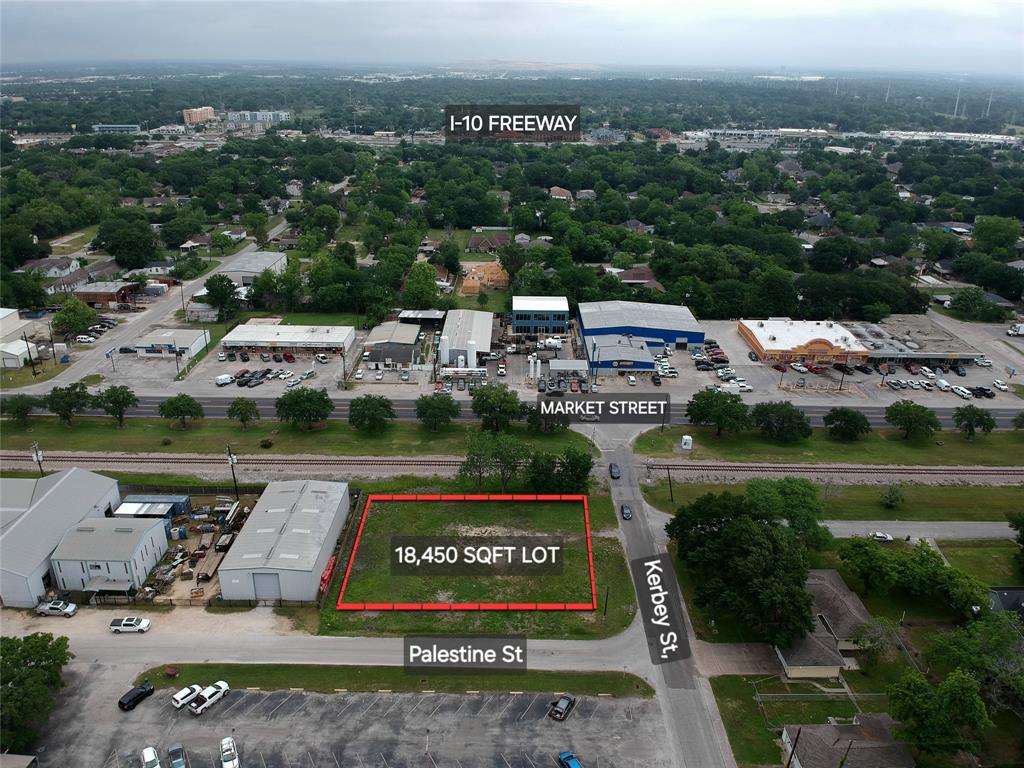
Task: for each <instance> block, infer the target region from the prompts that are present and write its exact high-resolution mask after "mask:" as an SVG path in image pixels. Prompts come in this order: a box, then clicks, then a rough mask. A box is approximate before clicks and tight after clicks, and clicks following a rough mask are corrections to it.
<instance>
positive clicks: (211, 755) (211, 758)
mask: <svg viewBox="0 0 1024 768" xmlns="http://www.w3.org/2000/svg"><path fill="white" fill-rule="evenodd" d="M210 765H211V766H213V768H217V761H216V760H214V759H213V753H212V752H211V753H210Z"/></svg>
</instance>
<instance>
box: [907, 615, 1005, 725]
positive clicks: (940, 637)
mask: <svg viewBox="0 0 1024 768" xmlns="http://www.w3.org/2000/svg"><path fill="white" fill-rule="evenodd" d="M925 656H926V658H927V659H928V662H929V663H930V664H933V665H936V664H937V665H941V666H942V667H945V668H947V669H955V668H960V669H963V670H965V671H967V672H969V673H970V674H971V675H972V676H973V677H974V679H975V680H978V681H979V682H980V683H981V689H982V693H983V694H984V696H985V698H986V699H987V700H988V701H989V702H990V703H991V704H992V705H993V706H994V707H996V708H997V709H1017V708H1019V707H1020V706H1021V705H1024V622H1022V621H1021V618H1020V616H1018V615H1017V614H1016V613H1015V612H1014V611H993V612H991V613H987V614H985V615H984V616H981V617H979V618H977V619H976V620H974V621H970V622H968V623H966V624H964V625H963V626H960V627H956V628H954V629H953V630H952V631H951V632H939V633H936V634H934V635H932V638H931V643H930V646H929V648H928V651H927V652H926V654H925Z"/></svg>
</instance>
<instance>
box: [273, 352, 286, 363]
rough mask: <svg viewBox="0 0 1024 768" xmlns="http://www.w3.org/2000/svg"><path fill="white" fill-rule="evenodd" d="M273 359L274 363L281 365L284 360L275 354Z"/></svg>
mask: <svg viewBox="0 0 1024 768" xmlns="http://www.w3.org/2000/svg"><path fill="white" fill-rule="evenodd" d="M273 357H274V362H275V363H283V362H284V358H283V357H281V355H279V354H278V353H277V352H275V353H274V355H273Z"/></svg>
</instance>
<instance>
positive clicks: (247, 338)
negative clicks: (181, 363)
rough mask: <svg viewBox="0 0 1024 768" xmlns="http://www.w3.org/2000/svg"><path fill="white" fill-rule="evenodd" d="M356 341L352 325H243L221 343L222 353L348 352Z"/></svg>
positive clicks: (229, 333) (235, 328) (232, 330)
mask: <svg viewBox="0 0 1024 768" xmlns="http://www.w3.org/2000/svg"><path fill="white" fill-rule="evenodd" d="M355 340H356V330H355V328H353V327H352V326H351V325H263V324H259V323H246V324H244V325H238V326H235V327H234V328H233V329H231V330H230V331H229V332H228V333H227V334H226V335H225V336H224V338H223V339H221V341H220V343H221V346H223V347H224V349H229V350H232V349H235V350H237V349H253V350H264V349H266V350H275V351H293V350H303V351H318V352H319V351H322V350H326V351H341V350H345V351H348V350H349V349H350V348H351V347H352V344H353V343H354V342H355Z"/></svg>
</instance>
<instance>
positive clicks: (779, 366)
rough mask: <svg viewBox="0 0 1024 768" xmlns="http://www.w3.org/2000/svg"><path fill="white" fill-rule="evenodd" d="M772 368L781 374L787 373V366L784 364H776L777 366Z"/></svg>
mask: <svg viewBox="0 0 1024 768" xmlns="http://www.w3.org/2000/svg"><path fill="white" fill-rule="evenodd" d="M772 368H774V369H775V370H776V371H778V372H779V373H785V372H786V366H784V365H783V364H782V363H776V364H775V365H773V366H772Z"/></svg>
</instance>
